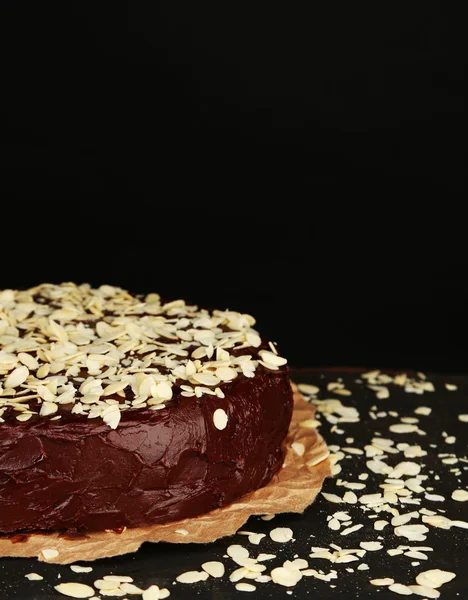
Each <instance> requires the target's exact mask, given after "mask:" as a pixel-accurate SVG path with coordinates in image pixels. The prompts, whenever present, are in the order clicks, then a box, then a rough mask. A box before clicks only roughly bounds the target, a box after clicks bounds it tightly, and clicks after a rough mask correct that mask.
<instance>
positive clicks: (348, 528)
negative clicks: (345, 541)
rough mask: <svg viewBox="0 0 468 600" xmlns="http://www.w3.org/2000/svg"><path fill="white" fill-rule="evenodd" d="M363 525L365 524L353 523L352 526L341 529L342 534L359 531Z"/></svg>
mask: <svg viewBox="0 0 468 600" xmlns="http://www.w3.org/2000/svg"><path fill="white" fill-rule="evenodd" d="M362 527H364V525H353V526H352V527H347V528H346V529H343V531H340V535H349V534H350V533H354V532H355V531H358V530H359V529H361V528H362Z"/></svg>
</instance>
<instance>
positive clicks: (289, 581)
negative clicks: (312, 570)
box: [271, 567, 302, 587]
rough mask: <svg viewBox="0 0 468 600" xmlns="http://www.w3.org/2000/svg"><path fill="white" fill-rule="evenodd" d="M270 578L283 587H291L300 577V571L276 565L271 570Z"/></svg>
mask: <svg viewBox="0 0 468 600" xmlns="http://www.w3.org/2000/svg"><path fill="white" fill-rule="evenodd" d="M271 578H272V580H273V582H274V583H277V584H278V585H283V586H284V587H293V586H295V585H296V583H297V582H298V581H300V580H301V579H302V573H301V572H300V571H299V570H298V569H297V570H296V569H285V568H284V567H277V568H276V569H273V570H272V572H271Z"/></svg>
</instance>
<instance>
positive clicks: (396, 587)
mask: <svg viewBox="0 0 468 600" xmlns="http://www.w3.org/2000/svg"><path fill="white" fill-rule="evenodd" d="M388 589H389V590H390V591H391V592H395V594H400V595H401V596H411V594H412V593H413V592H412V591H411V590H410V589H409V587H408V586H406V585H403V584H402V583H392V585H390V586H389V588H388Z"/></svg>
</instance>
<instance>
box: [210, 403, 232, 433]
mask: <svg viewBox="0 0 468 600" xmlns="http://www.w3.org/2000/svg"><path fill="white" fill-rule="evenodd" d="M213 423H214V426H215V427H216V429H219V430H220V431H222V430H223V429H225V428H226V425H227V423H228V416H227V413H226V411H225V410H223V409H222V408H217V409H216V410H215V411H214V413H213Z"/></svg>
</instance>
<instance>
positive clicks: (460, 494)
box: [452, 490, 468, 502]
mask: <svg viewBox="0 0 468 600" xmlns="http://www.w3.org/2000/svg"><path fill="white" fill-rule="evenodd" d="M452 499H453V500H456V501H457V502H467V501H468V491H466V490H455V491H454V492H452Z"/></svg>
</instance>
